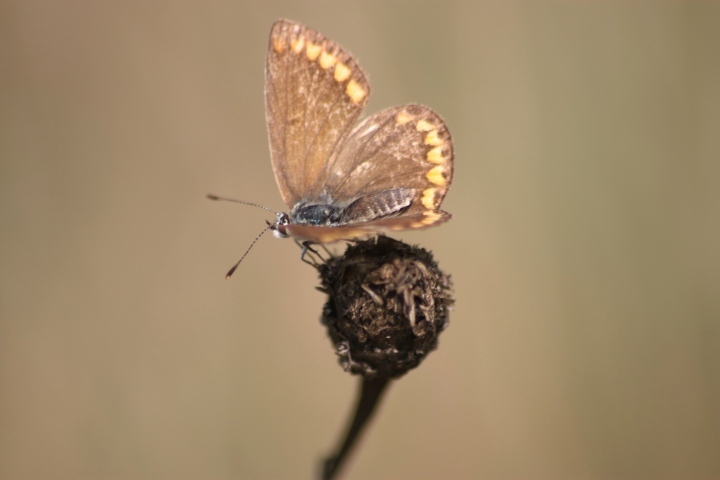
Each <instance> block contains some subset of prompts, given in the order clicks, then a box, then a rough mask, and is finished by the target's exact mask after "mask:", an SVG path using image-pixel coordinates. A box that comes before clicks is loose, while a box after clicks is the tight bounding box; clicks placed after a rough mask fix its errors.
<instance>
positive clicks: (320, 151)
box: [265, 20, 370, 208]
mask: <svg viewBox="0 0 720 480" xmlns="http://www.w3.org/2000/svg"><path fill="white" fill-rule="evenodd" d="M369 94H370V86H369V85H368V83H367V80H366V79H365V75H364V73H363V71H362V70H361V69H360V67H359V65H358V64H357V62H356V61H355V60H354V59H353V58H352V57H351V56H350V55H349V54H348V53H347V52H345V51H344V50H343V49H342V48H341V47H340V46H339V45H337V44H336V43H334V42H332V41H331V40H328V39H327V38H325V37H324V36H323V35H321V34H320V33H318V32H316V31H314V30H310V29H308V28H306V27H304V26H302V25H299V24H297V23H293V22H290V21H287V20H279V21H277V22H276V23H275V24H274V25H273V27H272V31H271V33H270V41H269V45H268V53H267V64H266V70H265V107H266V120H267V128H268V137H269V141H270V156H271V159H272V165H273V171H274V172H275V179H276V181H277V183H278V187H279V189H280V193H281V195H282V197H283V200H284V201H285V203H286V204H287V205H288V207H290V208H292V207H293V205H295V204H296V203H297V202H298V201H300V200H301V199H303V198H308V197H313V196H316V195H318V194H319V192H320V190H321V189H322V188H323V184H324V179H323V175H326V174H327V170H326V169H325V167H326V165H327V162H328V159H329V158H330V157H331V155H332V153H333V151H335V150H336V149H337V148H338V146H339V145H342V143H343V141H344V140H345V138H347V136H348V134H349V133H350V131H351V129H352V127H353V125H354V123H355V121H356V120H357V118H358V116H359V115H360V113H361V112H362V109H363V108H364V106H365V104H366V103H367V100H368V96H369Z"/></svg>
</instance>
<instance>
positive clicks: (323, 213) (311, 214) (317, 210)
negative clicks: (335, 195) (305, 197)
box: [290, 202, 345, 227]
mask: <svg viewBox="0 0 720 480" xmlns="http://www.w3.org/2000/svg"><path fill="white" fill-rule="evenodd" d="M344 211H345V207H342V206H336V205H331V204H329V203H325V204H322V203H308V202H300V203H298V204H296V205H295V206H294V207H293V209H292V211H291V212H290V219H291V220H292V223H299V224H304V225H316V226H325V227H332V226H337V225H341V224H342V223H345V222H343V212H344Z"/></svg>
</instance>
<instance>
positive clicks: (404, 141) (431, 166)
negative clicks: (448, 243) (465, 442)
mask: <svg viewBox="0 0 720 480" xmlns="http://www.w3.org/2000/svg"><path fill="white" fill-rule="evenodd" d="M369 96H370V84H369V83H368V81H367V79H366V78H365V74H364V73H363V71H362V69H361V68H360V65H358V63H357V61H356V60H355V59H354V58H353V57H352V55H350V54H349V53H348V52H346V51H345V50H344V49H343V48H342V47H340V45H338V44H337V43H335V42H333V41H332V40H329V39H327V38H325V37H324V36H323V35H322V34H320V33H318V32H316V31H314V30H311V29H309V28H307V27H305V26H303V25H300V24H298V23H295V22H292V21H289V20H279V21H277V22H275V24H274V25H273V27H272V30H271V31H270V41H269V45H268V51H267V65H266V70H265V113H266V119H267V129H268V137H269V140H270V157H271V160H272V166H273V171H274V172H275V180H276V181H277V184H278V188H279V189H280V194H281V195H282V197H283V200H284V201H285V203H286V204H287V206H288V208H289V209H290V213H279V214H278V218H277V220H276V222H275V223H274V224H272V225H271V226H270V228H271V229H272V230H273V231H274V233H275V235H276V236H278V237H289V236H292V237H293V238H295V239H296V240H297V241H299V242H303V243H304V244H305V245H306V246H307V245H309V244H312V243H330V242H335V241H338V240H350V239H354V238H358V237H363V236H368V235H373V234H377V233H381V232H387V231H397V230H406V229H416V228H427V227H431V226H434V225H439V224H441V223H443V222H446V221H447V220H449V219H450V214H449V213H447V212H444V211H442V210H439V208H440V204H441V203H442V201H443V198H444V197H445V194H446V193H447V191H448V189H449V188H450V184H451V182H452V175H453V145H452V140H451V138H450V132H449V131H448V129H447V127H446V126H445V123H444V122H443V120H442V119H441V118H440V116H439V115H438V114H437V113H435V112H433V111H432V110H431V109H430V108H428V107H425V106H422V105H416V104H411V105H405V106H401V107H395V108H389V109H387V110H383V111H381V112H378V113H376V114H374V115H372V116H370V117H368V118H366V119H365V120H363V121H362V122H360V123H359V124H357V125H355V123H356V121H357V119H358V117H359V116H360V113H361V112H362V110H363V108H364V107H365V104H366V103H367V101H368V98H369Z"/></svg>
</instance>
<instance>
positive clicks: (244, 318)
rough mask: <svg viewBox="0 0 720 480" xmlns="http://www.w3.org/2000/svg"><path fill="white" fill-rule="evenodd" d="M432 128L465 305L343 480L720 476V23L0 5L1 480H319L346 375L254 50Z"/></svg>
mask: <svg viewBox="0 0 720 480" xmlns="http://www.w3.org/2000/svg"><path fill="white" fill-rule="evenodd" d="M279 17H288V18H292V19H296V20H299V21H302V22H303V23H305V24H307V25H309V26H311V27H313V28H316V29H318V30H320V31H321V32H323V33H325V34H326V35H327V36H328V37H330V38H333V39H335V40H337V41H338V42H340V43H341V44H342V45H344V46H345V47H346V48H347V49H348V50H350V51H351V52H353V53H354V54H356V55H357V56H358V58H359V59H360V62H361V64H362V65H363V67H364V69H365V70H366V72H367V73H368V75H369V77H370V80H371V82H372V85H373V89H374V91H373V97H372V100H371V101H370V105H369V108H368V112H373V111H377V110H379V109H381V108H385V107H388V106H392V105H397V104H402V103H407V102H421V103H425V104H428V105H431V106H432V107H433V108H435V109H436V110H437V111H439V112H440V113H441V114H442V115H443V116H444V117H445V119H446V121H447V123H448V125H449V126H450V128H451V131H452V133H453V136H454V139H455V142H456V170H455V171H456V176H455V182H454V185H453V188H452V189H451V191H450V193H449V194H448V196H447V199H446V201H445V204H444V206H445V208H446V209H447V210H449V211H450V212H452V213H453V215H454V219H453V220H452V221H451V222H450V223H448V224H446V225H444V226H442V227H440V228H437V229H433V230H428V231H426V232H413V233H407V234H403V235H400V236H399V237H400V238H402V239H404V240H406V241H408V242H413V243H420V244H421V245H423V246H425V247H426V248H429V249H432V250H433V251H434V253H435V255H436V257H437V259H438V261H439V262H440V265H441V266H442V267H443V268H444V269H446V270H447V271H448V272H450V273H451V274H452V275H453V278H454V281H455V285H456V298H457V306H456V309H455V310H454V311H453V313H452V316H451V325H450V328H449V329H448V330H447V331H446V332H445V333H444V334H443V336H442V337H441V344H440V348H439V349H438V351H436V352H434V353H433V354H432V355H430V357H429V358H428V359H427V361H426V362H425V363H424V364H423V365H422V366H421V368H419V369H418V370H415V371H413V372H411V373H410V374H409V375H407V377H405V378H404V379H402V380H401V381H400V382H398V383H397V384H396V385H394V386H393V388H392V389H391V391H390V392H389V395H388V396H387V397H386V402H385V403H384V405H383V407H382V409H381V410H380V412H379V416H378V418H377V421H376V422H375V423H374V424H373V425H372V427H371V429H370V430H369V431H368V435H367V436H366V437H365V439H364V442H363V444H362V445H361V449H360V451H359V452H358V454H357V455H355V456H354V458H353V459H352V462H351V464H350V470H349V472H348V473H349V475H348V478H353V479H371V478H372V479H398V478H414V479H438V478H445V479H521V478H533V479H671V478H672V479H675V478H677V479H680V478H683V479H711V478H720V248H719V246H720V216H719V213H720V54H718V47H719V46H720V3H710V2H705V3H702V2H695V3H685V4H684V3H680V2H665V3H661V2H632V3H630V2H552V3H548V2H545V3H537V2H530V1H528V2H505V1H496V2H486V3H471V2H461V1H456V2H409V1H407V2H393V3H389V2H381V1H372V2H309V1H294V2H290V1H287V2H279V1H276V2H265V3H262V4H261V3H260V2H257V3H252V4H247V3H242V2H230V1H212V2H196V1H153V2H122V1H114V2H94V1H89V0H88V1H65V2H51V1H7V0H5V1H2V2H1V3H0V82H1V84H0V123H1V126H0V156H1V163H0V168H1V170H0V177H1V178H0V196H1V208H2V210H1V214H2V217H1V219H2V220H1V221H2V234H1V235H2V236H1V242H2V243H1V250H0V262H1V263H0V264H1V266H2V267H1V268H2V271H1V274H0V282H2V283H1V293H0V295H1V296H0V316H1V319H0V478H2V479H47V478H54V479H296V478H311V476H312V472H313V471H314V470H315V468H316V462H317V461H318V460H319V459H320V458H321V457H322V456H323V455H324V454H326V453H328V450H329V449H330V447H331V446H332V445H333V444H334V442H335V441H336V439H337V437H338V436H339V434H340V432H341V429H342V427H343V425H344V422H345V420H346V417H347V415H348V413H349V411H350V407H351V402H352V401H353V397H354V394H355V388H356V382H357V379H356V378H353V377H349V376H348V375H346V374H345V373H344V372H343V371H342V370H341V369H340V367H339V366H338V365H337V362H336V357H335V356H334V354H333V351H332V350H331V347H330V343H329V341H328V339H327V338H326V336H325V333H324V331H323V328H322V327H321V325H320V324H319V316H320V309H321V305H322V303H323V295H321V294H320V293H319V292H317V291H315V290H314V286H315V285H316V283H317V282H316V275H315V273H314V271H313V270H312V269H311V268H308V267H307V266H306V265H304V264H303V263H301V262H300V261H299V258H298V257H299V250H298V248H297V247H296V246H295V245H294V244H293V243H292V242H291V241H276V240H273V239H272V238H270V237H269V236H268V237H267V238H263V239H261V240H260V241H259V242H258V244H257V245H256V247H255V248H254V250H253V251H252V252H251V253H250V255H249V256H248V258H247V259H246V261H245V263H244V264H243V265H242V266H241V268H240V269H239V270H238V272H237V273H236V274H235V276H234V277H233V278H232V279H231V280H230V281H225V280H224V278H223V276H224V274H225V272H226V270H227V268H229V267H230V266H231V265H232V264H233V262H235V261H236V260H237V259H238V258H239V256H240V255H241V254H242V253H243V252H244V250H245V249H246V248H247V247H248V245H249V244H250V242H251V241H252V240H253V239H254V238H255V236H256V235H257V233H258V232H259V231H260V230H261V229H262V228H263V227H264V225H265V224H264V220H265V219H272V216H271V215H268V214H267V212H263V211H261V210H256V209H252V208H249V207H242V206H237V205H231V204H217V203H213V202H210V201H208V200H206V199H205V198H204V195H205V194H206V193H208V192H213V193H217V194H221V195H229V196H234V197H239V198H243V199H246V200H251V201H254V202H258V203H262V204H265V205H268V206H270V207H271V208H275V209H284V208H285V207H284V205H282V202H281V200H280V195H279V194H278V191H277V187H276V186H275V181H274V179H273V176H272V171H271V167H270V161H269V157H268V147H267V140H266V134H265V120H264V111H263V108H264V106H263V68H264V58H265V48H266V45H267V44H266V42H267V35H268V32H269V29H270V25H271V24H272V22H273V21H274V20H275V19H277V18H279Z"/></svg>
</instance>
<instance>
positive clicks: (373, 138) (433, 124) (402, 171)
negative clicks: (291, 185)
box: [325, 104, 453, 215]
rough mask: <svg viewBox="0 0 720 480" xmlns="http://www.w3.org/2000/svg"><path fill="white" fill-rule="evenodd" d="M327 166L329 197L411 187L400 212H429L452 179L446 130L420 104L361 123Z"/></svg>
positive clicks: (441, 122) (368, 193)
mask: <svg viewBox="0 0 720 480" xmlns="http://www.w3.org/2000/svg"><path fill="white" fill-rule="evenodd" d="M326 168H327V170H328V172H327V174H326V175H325V177H326V180H325V181H326V189H327V191H328V193H329V196H330V197H332V198H352V197H353V196H357V195H358V194H363V195H371V194H374V193H379V192H386V191H391V190H393V189H405V190H409V189H412V190H414V198H413V201H412V204H411V205H410V206H409V208H408V209H406V210H405V211H404V212H403V214H406V215H413V214H416V213H424V212H428V211H429V212H433V211H436V210H437V209H438V208H439V207H440V204H441V203H442V201H443V198H445V194H446V193H447V190H448V188H450V184H451V182H452V175H453V146H452V140H451V138H450V132H449V131H448V129H447V127H446V126H445V122H443V120H442V119H441V118H440V116H439V115H438V114H437V113H435V112H434V111H432V110H431V109H430V108H428V107H425V106H423V105H415V104H412V105H405V106H402V107H395V108H389V109H387V110H383V111H381V112H378V113H376V114H375V115H372V116H370V117H368V118H367V119H365V120H363V121H362V122H360V124H359V125H358V126H357V127H355V128H354V129H353V131H352V133H351V134H350V136H349V137H348V139H347V140H346V142H345V144H344V145H343V146H342V148H341V149H340V150H339V152H338V153H337V154H336V155H334V156H333V158H332V159H331V160H330V161H329V162H328V165H327V167H326Z"/></svg>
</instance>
